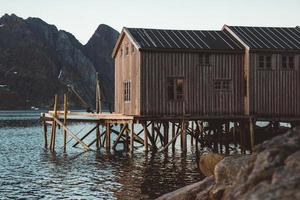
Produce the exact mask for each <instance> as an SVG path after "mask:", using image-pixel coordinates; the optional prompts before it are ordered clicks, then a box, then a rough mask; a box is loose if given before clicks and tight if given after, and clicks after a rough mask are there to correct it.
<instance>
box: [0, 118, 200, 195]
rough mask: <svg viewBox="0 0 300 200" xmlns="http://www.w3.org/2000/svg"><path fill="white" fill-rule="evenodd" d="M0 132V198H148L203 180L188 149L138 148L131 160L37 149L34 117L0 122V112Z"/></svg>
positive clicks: (112, 155) (120, 154)
mask: <svg viewBox="0 0 300 200" xmlns="http://www.w3.org/2000/svg"><path fill="white" fill-rule="evenodd" d="M10 115H11V113H10ZM72 128H74V129H77V130H80V129H81V128H82V125H80V124H77V125H74V127H72ZM0 134H1V137H0V138H1V139H0V140H1V146H0V198H6V197H7V198H13V199H16V198H28V199H38V198H46V199H48V198H70V199H73V198H76V199H78V198H84V199H94V198H100V199H153V198H155V197H158V196H160V195H162V194H164V193H167V192H170V191H173V190H175V189H177V188H180V187H182V186H185V185H187V184H190V183H193V182H196V181H199V180H201V179H202V178H203V176H202V175H201V173H200V172H199V170H198V168H197V165H196V156H195V155H194V154H193V153H191V150H189V151H188V153H187V154H186V155H185V154H181V153H180V151H179V150H178V149H177V150H176V151H175V153H172V151H171V150H170V151H169V152H168V153H151V152H149V153H148V154H145V153H144V152H143V150H142V149H139V150H137V151H136V152H135V154H134V156H133V157H130V156H128V155H126V154H125V153H124V152H122V151H118V152H111V153H107V152H106V151H104V150H101V151H88V152H84V151H82V149H78V148H69V149H68V151H67V153H63V151H62V150H61V149H60V148H58V149H57V152H50V151H48V150H46V149H44V148H43V139H42V135H41V134H42V132H41V127H40V126H39V121H38V115H37V116H35V118H34V119H32V118H30V117H29V119H28V118H27V119H23V120H21V119H14V117H12V116H9V119H5V117H3V116H1V112H0ZM57 145H61V144H60V143H59V142H58V144H57Z"/></svg>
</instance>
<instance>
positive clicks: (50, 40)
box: [0, 14, 118, 109]
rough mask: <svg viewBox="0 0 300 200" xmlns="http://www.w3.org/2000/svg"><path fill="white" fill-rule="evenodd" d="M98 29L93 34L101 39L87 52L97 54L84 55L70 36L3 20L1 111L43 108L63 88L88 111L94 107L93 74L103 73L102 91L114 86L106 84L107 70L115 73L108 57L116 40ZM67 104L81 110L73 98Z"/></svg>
mask: <svg viewBox="0 0 300 200" xmlns="http://www.w3.org/2000/svg"><path fill="white" fill-rule="evenodd" d="M100 27H104V28H101V29H100V30H99V32H98V35H101V36H102V37H98V38H94V39H93V45H92V46H93V48H94V49H96V50H98V51H101V52H102V53H101V54H100V53H99V54H97V53H94V54H93V55H91V54H87V52H91V51H90V50H88V49H89V48H88V44H87V45H86V46H84V45H82V44H81V43H80V42H79V41H78V40H77V39H76V38H75V37H74V36H73V35H72V34H70V33H68V32H66V31H63V30H58V29H57V28H56V27H55V26H54V25H49V24H47V23H46V22H44V21H43V20H41V19H39V18H28V19H25V20H24V19H22V18H20V17H18V16H16V15H14V14H12V15H7V14H6V15H4V16H2V17H1V18H0V99H1V100H0V109H17V108H25V109H26V108H31V107H32V106H35V107H40V108H48V107H49V106H51V105H52V103H53V95H54V94H56V93H58V94H60V97H61V98H62V93H64V92H66V91H67V88H68V87H71V88H73V89H74V90H75V91H76V92H77V93H79V94H80V96H81V97H82V98H83V99H84V100H85V101H86V102H87V103H88V104H89V105H91V106H93V105H95V74H96V71H99V72H100V73H102V77H103V80H104V81H103V82H102V86H103V88H110V87H109V86H110V85H113V82H108V81H106V80H113V77H111V76H112V73H111V72H109V70H108V68H114V64H113V60H112V59H111V56H110V55H109V54H110V53H111V49H112V48H113V45H114V43H115V42H116V39H115V38H116V37H117V36H118V33H117V32H116V33H114V34H115V35H116V36H115V35H114V36H113V37H111V36H110V35H108V34H106V32H107V29H108V30H109V31H111V29H112V28H110V27H108V26H100ZM97 31H98V30H97ZM97 31H96V32H97ZM102 31H103V32H104V33H105V34H104V33H103V34H102ZM109 31H108V32H109ZM97 39H98V40H100V41H101V42H97ZM102 41H106V42H105V43H103V42H102ZM97 45H100V46H97ZM101 45H102V46H101ZM109 45H112V46H109ZM100 55H101V56H100ZM105 55H109V56H108V57H105ZM93 56H99V58H98V57H93ZM102 60H104V61H102ZM96 61H97V62H96ZM98 63H103V64H101V65H99V64H98ZM96 66H97V67H96ZM111 71H113V69H112V70H111ZM106 72H108V73H106ZM111 93H113V90H107V91H106V92H105V94H104V95H106V94H107V95H108V96H109V95H110V94H111ZM105 98H106V96H105ZM107 98H111V97H110V96H109V97H107ZM110 101H113V99H110ZM71 104H75V105H79V104H80V103H79V102H78V100H77V101H76V97H75V95H73V96H72V98H71Z"/></svg>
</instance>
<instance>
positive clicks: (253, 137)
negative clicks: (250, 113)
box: [249, 118, 255, 152]
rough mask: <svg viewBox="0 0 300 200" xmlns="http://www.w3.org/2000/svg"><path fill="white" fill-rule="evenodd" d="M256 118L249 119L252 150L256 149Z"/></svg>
mask: <svg viewBox="0 0 300 200" xmlns="http://www.w3.org/2000/svg"><path fill="white" fill-rule="evenodd" d="M254 124H255V121H254V119H252V118H250V120H249V132H250V140H251V152H252V151H253V149H254V146H255V136H254Z"/></svg>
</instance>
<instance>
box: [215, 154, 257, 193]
mask: <svg viewBox="0 0 300 200" xmlns="http://www.w3.org/2000/svg"><path fill="white" fill-rule="evenodd" d="M250 157H251V156H250V155H234V156H228V157H225V158H224V159H223V160H221V161H220V162H219V163H218V164H217V165H216V167H215V170H214V176H215V186H214V188H213V190H212V191H211V193H210V195H211V198H213V199H219V198H220V197H221V196H222V195H223V192H224V190H225V189H226V188H228V187H231V186H232V184H233V183H234V181H235V180H236V178H237V175H238V173H239V171H240V170H241V169H243V168H246V167H247V166H248V164H249V162H250Z"/></svg>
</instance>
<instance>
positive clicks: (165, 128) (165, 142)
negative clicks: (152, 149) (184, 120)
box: [163, 122, 169, 147]
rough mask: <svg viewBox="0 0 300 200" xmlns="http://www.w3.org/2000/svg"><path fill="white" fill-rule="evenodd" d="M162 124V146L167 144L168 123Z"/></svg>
mask: <svg viewBox="0 0 300 200" xmlns="http://www.w3.org/2000/svg"><path fill="white" fill-rule="evenodd" d="M163 126H164V143H163V144H164V147H165V146H166V145H167V144H168V142H169V123H167V122H166V123H163Z"/></svg>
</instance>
